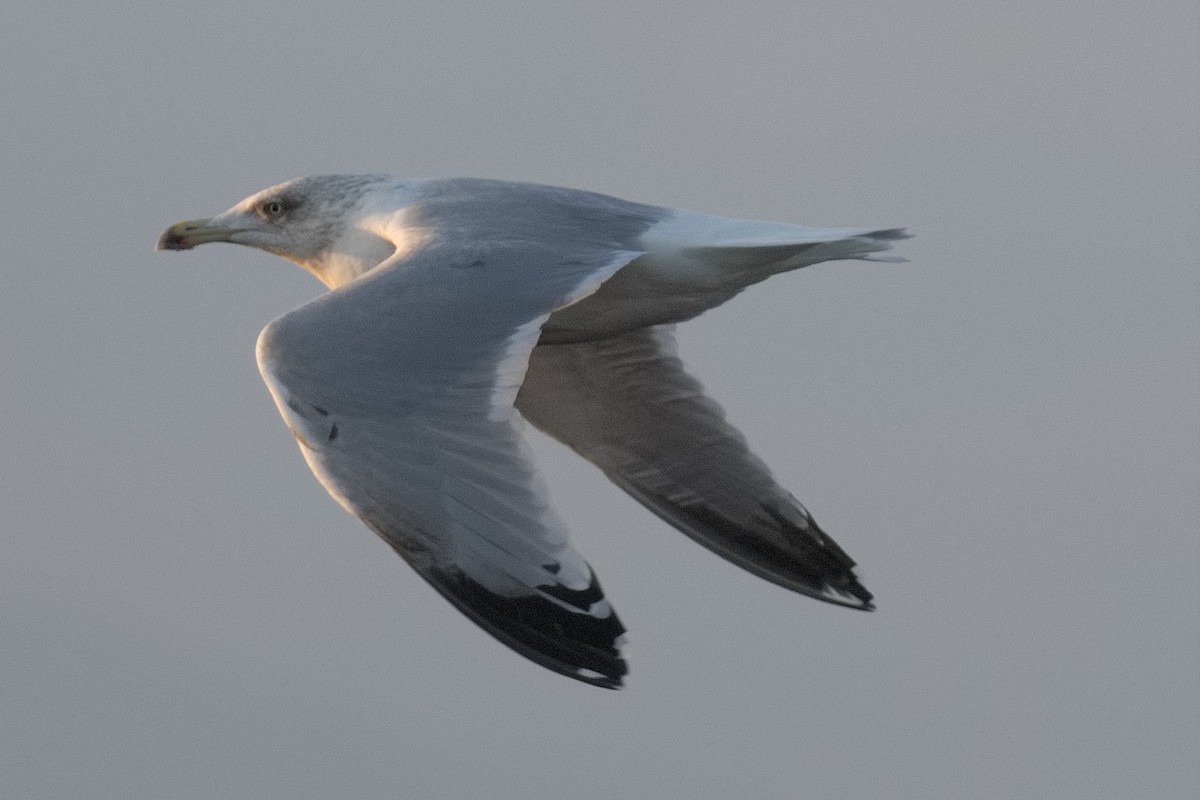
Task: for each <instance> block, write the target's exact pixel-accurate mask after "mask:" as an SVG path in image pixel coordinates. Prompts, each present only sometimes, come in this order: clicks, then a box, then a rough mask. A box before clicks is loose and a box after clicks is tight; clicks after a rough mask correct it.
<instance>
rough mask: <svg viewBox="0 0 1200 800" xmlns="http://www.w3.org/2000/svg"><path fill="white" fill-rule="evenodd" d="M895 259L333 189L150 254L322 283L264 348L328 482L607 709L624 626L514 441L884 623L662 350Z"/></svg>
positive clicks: (603, 217)
mask: <svg viewBox="0 0 1200 800" xmlns="http://www.w3.org/2000/svg"><path fill="white" fill-rule="evenodd" d="M904 237H905V234H904V233H903V231H901V230H899V229H869V228H838V229H817V228H808V227H802V226H797V225H789V224H786V223H776V222H758V221H749V220H735V219H728V218H723V217H715V216H711V215H706V214H698V213H695V212H688V211H679V210H675V209H667V208H661V207H656V206H649V205H643V204H639V203H631V202H627V201H623V200H619V199H616V198H612V197H608V196H605V195H599V194H595V193H592V192H584V191H578V190H572V189H563V188H558V187H550V186H541V185H536V184H523V183H509V182H504V181H491V180H477V179H451V180H433V181H415V180H408V179H399V178H390V177H387V176H374V175H369V176H347V175H335V176H317V177H310V178H301V179H298V180H295V181H290V182H288V183H284V184H280V185H279V186H275V187H271V188H270V189H266V190H264V191H262V192H259V193H257V194H255V195H252V196H251V197H249V198H247V199H246V200H244V201H242V202H241V203H239V204H237V205H235V206H234V207H233V208H231V209H230V210H229V211H227V212H224V213H223V214H220V215H217V216H216V217H212V218H210V219H206V220H194V221H189V222H181V223H177V224H176V225H173V226H171V227H170V228H168V229H167V231H166V232H165V233H164V234H163V236H162V237H161V239H160V240H159V245H158V246H159V249H177V250H183V249H190V248H191V247H194V246H196V245H197V244H201V243H204V242H209V241H227V242H233V243H238V244H244V245H248V246H252V247H258V248H260V249H263V250H267V251H269V252H272V253H275V254H277V255H280V256H283V257H285V258H288V259H289V260H292V261H294V262H296V263H298V264H299V265H300V266H302V267H304V268H305V269H307V270H308V271H309V272H311V273H313V274H314V275H315V276H316V277H317V278H318V279H320V280H321V281H322V282H323V283H325V285H326V286H328V287H329V288H330V289H331V291H330V292H328V293H326V294H324V295H322V296H320V297H318V298H316V299H315V300H313V301H311V302H309V303H307V304H305V305H303V306H301V307H300V308H298V309H295V310H293V311H291V312H288V313H287V314H284V315H283V316H281V317H280V318H278V319H276V320H275V321H273V322H271V323H270V324H269V325H268V326H267V327H266V328H265V329H264V330H263V332H262V334H261V336H260V337H259V342H258V360H259V365H260V368H261V371H262V373H263V377H264V379H265V381H266V383H267V385H268V388H269V389H270V391H271V394H272V396H273V397H274V399H275V401H276V404H277V405H278V406H279V409H280V412H281V414H282V415H283V417H284V420H285V422H286V423H287V424H288V426H289V427H290V428H291V430H292V432H293V434H294V435H295V436H296V439H297V440H298V442H299V443H300V449H301V451H302V452H303V454H304V457H305V459H306V460H307V461H308V463H309V466H310V467H311V468H312V470H313V472H314V474H315V475H316V476H317V478H318V480H319V481H320V482H321V483H322V485H323V486H324V487H325V488H326V489H327V490H328V491H329V493H330V494H331V495H332V496H333V497H334V498H335V499H336V500H337V501H338V502H340V503H341V504H342V505H343V506H344V507H345V508H346V509H347V510H349V511H350V512H351V513H353V514H355V515H356V516H358V517H359V518H360V519H362V521H363V522H364V523H365V524H366V525H367V526H368V527H370V528H371V529H372V530H374V531H375V532H376V533H378V534H379V535H380V536H381V537H382V538H383V539H384V540H385V541H387V542H388V543H389V544H391V545H392V547H393V548H394V549H395V550H396V551H397V552H398V553H399V554H400V555H401V556H402V557H404V558H405V559H406V560H407V561H408V562H409V564H410V565H411V566H413V568H414V569H415V570H416V571H417V572H418V573H419V574H421V575H422V577H424V578H425V579H426V580H428V581H429V582H430V583H431V584H432V585H433V586H434V587H435V588H437V589H438V590H439V591H440V592H441V593H442V594H443V595H444V596H445V597H446V598H447V599H449V600H450V601H451V602H452V603H454V605H455V606H457V607H458V608H459V609H460V610H462V611H463V612H464V613H466V614H467V615H468V616H469V617H470V618H472V619H473V620H474V621H476V622H477V623H479V624H480V625H481V626H482V627H483V628H484V629H486V630H488V632H489V633H491V634H493V635H494V636H496V637H497V638H498V639H500V640H501V641H502V642H504V643H505V644H507V645H509V646H510V647H512V648H514V649H515V650H517V651H518V652H520V653H522V654H523V655H525V656H526V657H528V658H530V659H532V660H534V661H536V662H537V663H539V664H542V665H543V666H546V667H548V668H550V669H553V670H555V671H557V672H560V673H562V674H565V675H568V676H570V677H574V678H577V679H579V680H582V681H585V682H587V683H591V684H593V685H598V686H605V687H609V688H616V687H617V686H619V685H620V683H621V679H622V676H623V675H624V674H625V672H626V665H625V662H624V660H623V658H622V657H621V655H620V644H621V641H622V639H623V636H622V634H623V631H624V628H623V626H622V625H621V623H620V622H619V620H618V619H617V617H616V615H615V613H614V611H613V608H612V606H611V605H610V604H609V602H608V601H607V599H605V597H604V595H603V592H602V590H601V589H600V586H599V583H598V582H597V581H596V578H595V575H594V574H593V572H592V570H591V568H590V567H589V566H588V564H587V563H586V562H585V561H584V560H583V558H582V557H581V556H580V555H579V554H578V553H577V552H576V551H575V550H574V548H572V546H571V545H570V543H569V541H568V540H567V537H566V533H565V531H566V528H565V525H564V524H563V523H562V521H561V520H560V519H559V517H558V516H557V515H556V513H555V512H554V510H553V508H552V507H551V505H550V503H549V499H548V494H547V492H546V490H545V487H544V485H543V484H542V481H541V479H540V477H539V475H538V473H537V470H536V467H535V465H534V462H533V459H532V457H531V456H530V454H529V452H528V448H527V446H526V444H525V442H524V440H523V439H522V436H521V427H522V421H523V419H525V420H528V421H529V422H531V423H532V424H534V425H535V426H536V427H538V428H540V429H541V430H543V431H545V432H546V433H548V434H550V435H551V436H554V437H555V438H557V439H559V440H560V441H562V442H564V443H565V444H567V445H568V446H569V447H571V448H572V449H574V450H575V451H576V452H578V453H580V454H581V455H582V456H584V457H585V458H587V459H588V460H590V461H592V462H593V463H595V464H596V465H597V466H598V467H600V469H601V470H603V471H604V472H605V474H606V475H607V476H608V477H609V478H610V479H611V480H613V481H614V482H615V483H616V484H617V485H618V486H620V487H621V488H623V489H625V490H626V491H627V492H628V493H629V494H630V495H632V496H633V497H635V498H636V499H637V500H639V501H640V502H642V503H643V504H644V505H646V506H647V507H648V508H649V509H651V510H652V511H654V512H655V513H656V514H658V515H659V516H660V517H662V518H663V519H664V520H666V521H667V522H668V523H670V524H672V525H674V526H675V527H677V528H679V529H680V530H681V531H683V532H684V533H686V534H688V535H689V536H691V537H692V538H694V539H695V540H696V541H698V542H700V543H701V544H704V545H705V546H706V547H708V548H710V549H711V550H713V551H714V552H716V553H718V554H720V555H722V556H723V557H725V558H727V559H729V560H730V561H732V562H734V563H736V564H738V565H740V566H742V567H744V568H746V569H748V570H749V571H751V572H753V573H755V574H757V575H759V576H761V577H763V578H766V579H767V580H770V581H772V582H774V583H777V584H779V585H781V586H784V587H786V588H789V589H792V590H794V591H798V592H801V593H804V594H808V595H811V596H813V597H816V598H818V599H822V600H826V601H829V602H833V603H839V604H842V605H849V606H852V607H858V608H864V609H870V608H872V605H871V599H872V598H871V594H870V593H869V592H867V590H866V589H865V588H863V587H862V585H861V584H860V583H859V582H858V580H857V578H856V577H855V576H854V573H853V569H852V568H853V566H854V562H853V561H852V560H851V559H850V558H849V557H848V556H847V555H846V554H845V552H844V551H843V550H842V549H841V548H840V547H839V546H838V545H837V544H836V543H835V542H833V540H832V539H830V538H829V537H828V536H827V535H825V534H824V532H823V531H821V529H820V528H819V527H817V525H816V523H815V521H813V519H812V517H811V515H809V513H808V512H807V510H805V509H804V507H803V506H802V505H800V503H798V502H797V501H796V500H795V499H794V498H793V497H792V496H791V495H790V494H789V493H788V492H787V491H786V490H784V489H783V488H782V487H780V486H778V484H776V483H775V481H774V479H773V478H772V477H771V474H770V471H769V470H768V469H767V467H766V466H765V465H764V464H763V463H762V462H761V461H760V460H759V459H758V458H757V457H755V456H754V455H753V454H752V453H751V452H750V451H749V449H748V448H747V446H746V443H745V440H744V438H743V437H742V436H741V434H740V433H738V432H737V430H736V429H734V428H733V427H732V426H731V425H730V424H729V423H728V422H726V421H725V419H724V414H723V412H722V411H721V409H720V407H719V406H718V405H717V404H716V403H715V402H713V401H712V400H710V399H709V398H708V397H707V396H705V394H704V392H703V389H702V387H701V386H700V384H699V383H698V382H697V381H695V379H693V378H692V377H690V376H689V375H688V374H687V373H686V372H684V370H683V367H682V365H681V363H680V361H679V359H678V357H677V355H676V352H675V346H674V341H673V335H672V329H673V326H674V324H675V323H678V322H682V321H684V320H687V319H690V318H692V317H694V316H696V315H697V314H700V313H702V312H703V311H705V310H707V309H709V308H713V307H715V306H717V305H720V304H721V303H723V302H725V301H726V300H728V299H729V298H731V297H733V296H734V295H736V294H737V293H738V292H740V291H741V290H742V289H744V288H745V287H746V286H749V285H751V284H753V283H757V282H759V281H761V280H764V279H765V278H767V277H770V276H771V275H774V274H777V273H779V272H784V271H788V270H793V269H797V268H799V267H803V266H807V265H809V264H814V263H817V262H820V261H826V260H831V259H845V258H854V259H862V260H898V259H894V258H891V257H889V256H887V255H884V254H883V253H884V252H885V251H887V250H888V249H889V248H890V247H891V245H892V244H893V242H894V241H895V240H898V239H901V238H904Z"/></svg>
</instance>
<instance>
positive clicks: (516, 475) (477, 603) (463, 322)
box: [258, 242, 638, 688]
mask: <svg viewBox="0 0 1200 800" xmlns="http://www.w3.org/2000/svg"><path fill="white" fill-rule="evenodd" d="M637 255H638V254H637V253H628V252H615V251H613V250H600V249H597V250H595V251H591V252H574V251H573V252H570V253H568V254H564V253H561V252H555V251H554V250H552V249H550V248H546V247H541V246H538V245H534V244H526V243H511V242H510V243H506V244H502V245H496V246H480V245H473V246H470V247H449V246H434V247H427V248H425V249H423V250H420V251H419V252H417V253H415V254H411V253H410V254H408V255H406V256H404V257H403V258H400V257H397V259H396V261H395V263H392V264H386V263H385V264H383V265H381V266H380V267H378V268H376V269H375V270H373V271H372V272H370V273H368V274H367V275H364V276H363V277H362V278H360V279H358V280H355V281H353V282H351V283H349V284H346V285H345V286H343V287H341V288H340V289H337V290H335V291H333V292H330V293H328V294H325V295H323V296H321V297H319V298H317V299H316V300H313V301H312V302H310V303H308V304H306V305H304V306H301V307H300V308H298V309H296V310H294V311H292V312H289V313H288V314H285V315H284V316H282V317H280V318H279V319H277V320H275V321H274V322H272V323H271V324H269V325H268V326H267V327H266V328H265V329H264V330H263V332H262V335H261V336H260V337H259V342H258V362H259V367H260V369H261V371H262V374H263V378H264V379H265V380H266V382H267V385H268V387H269V388H270V390H271V394H272V395H273V396H274V398H275V402H276V404H277V405H278V406H279V410H280V413H282V414H283V417H284V420H285V421H286V422H287V423H288V426H289V427H290V428H291V429H292V432H293V433H294V434H295V436H296V439H297V440H298V441H299V442H300V449H301V452H303V454H304V457H305V459H306V460H307V461H308V464H309V466H310V467H311V468H312V470H313V472H314V473H315V474H316V476H317V478H318V480H320V481H321V483H322V484H323V485H324V486H325V488H326V489H327V490H328V491H329V493H330V494H331V495H333V497H334V498H335V499H336V500H338V502H340V503H341V504H342V505H343V506H344V507H345V508H346V509H347V510H349V511H350V512H351V513H353V514H356V515H357V516H358V517H360V518H361V519H362V520H363V522H365V523H366V524H367V525H368V526H369V527H370V528H371V529H372V530H374V531H375V532H376V533H378V534H379V535H380V536H381V537H382V538H383V539H384V540H385V541H387V542H388V543H389V544H390V545H391V546H392V547H393V548H395V549H396V551H397V552H399V553H400V555H401V556H403V557H404V558H405V560H407V561H408V563H409V564H411V565H412V566H413V568H414V569H416V570H417V572H418V573H420V574H421V576H422V577H424V578H425V579H426V580H427V581H429V582H430V583H431V584H432V585H433V586H434V587H436V588H437V589H438V591H440V592H441V593H442V594H443V595H444V596H445V597H446V598H447V599H448V600H450V602H452V603H453V604H454V605H455V606H457V607H458V608H459V609H460V610H461V611H463V612H464V613H465V614H466V615H467V616H469V617H470V618H471V619H472V620H474V621H475V622H477V623H478V624H479V625H480V626H482V627H483V628H484V629H485V630H487V631H488V632H489V633H491V634H492V635H493V636H495V637H496V638H498V639H499V640H500V641H502V642H504V643H505V644H507V645H508V646H510V647H512V648H513V649H515V650H517V651H518V652H519V653H521V654H522V655H524V656H526V657H528V658H530V659H532V660H533V661H536V662H537V663H539V664H541V665H543V666H545V667H548V668H550V669H552V670H555V671H557V672H560V673H562V674H564V675H568V676H570V677H573V678H577V679H579V680H582V681H585V682H588V683H592V684H595V685H599V686H606V687H610V688H615V687H617V686H619V685H620V683H621V676H622V675H624V674H625V672H626V666H625V662H624V660H623V659H622V658H621V655H620V652H619V646H620V639H621V638H622V633H623V631H624V628H623V627H622V625H621V623H620V621H619V620H618V619H617V617H616V615H615V614H614V612H613V609H612V607H611V606H610V605H609V604H608V602H607V601H606V600H605V599H604V595H603V592H602V591H601V589H600V586H599V584H598V583H597V582H596V578H595V576H594V575H593V574H592V571H591V569H590V568H589V567H588V565H587V563H586V562H585V561H584V560H583V558H582V557H581V556H580V555H579V554H578V553H576V552H575V550H573V549H572V548H571V546H570V544H569V543H568V541H567V538H566V535H565V533H564V527H563V525H562V523H561V521H560V520H559V519H558V517H557V516H556V515H555V513H554V512H553V510H552V509H551V507H550V505H549V502H548V500H547V497H546V493H545V491H544V489H543V486H542V483H541V480H540V478H539V476H538V474H537V471H536V469H535V467H534V465H533V463H532V460H531V458H530V456H529V453H528V452H527V450H526V446H525V443H524V441H523V440H522V438H521V435H520V431H519V429H518V425H519V423H520V417H519V416H517V415H516V414H514V412H513V400H514V398H515V397H516V393H517V389H518V387H519V386H520V383H521V380H522V378H523V376H524V373H525V368H526V364H527V361H528V356H529V351H530V350H531V349H532V348H533V346H534V343H535V342H536V340H537V336H538V333H539V331H540V328H541V324H542V323H543V322H544V321H545V319H546V317H547V315H548V314H549V313H550V312H551V311H552V310H554V309H555V308H558V307H561V306H563V305H566V304H568V303H571V302H573V301H575V300H578V299H579V298H580V297H582V296H584V295H586V294H587V293H589V292H591V291H594V290H595V288H596V287H597V286H599V284H600V283H601V282H602V281H603V280H604V279H605V278H607V277H608V276H609V275H611V274H612V273H613V272H614V271H616V270H617V269H619V268H620V267H621V266H623V265H624V264H626V263H628V262H629V261H630V260H631V259H633V258H636V257H637Z"/></svg>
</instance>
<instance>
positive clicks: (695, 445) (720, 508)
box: [517, 326, 872, 609]
mask: <svg viewBox="0 0 1200 800" xmlns="http://www.w3.org/2000/svg"><path fill="white" fill-rule="evenodd" d="M517 408H518V410H520V412H521V414H522V415H523V416H524V417H525V418H526V419H527V420H529V421H530V422H531V423H532V424H534V425H535V426H537V427H538V428H540V429H541V430H543V431H545V432H546V433H548V434H549V435H551V436H553V437H555V438H556V439H558V440H560V441H562V442H563V443H564V444H566V445H568V446H569V447H571V448H573V449H574V450H576V451H577V452H578V453H579V454H580V455H582V456H583V457H584V458H587V459H588V460H589V461H592V462H593V463H595V464H596V465H597V466H598V467H600V469H602V470H603V471H604V472H605V474H606V475H607V476H608V477H609V479H611V480H612V481H613V482H614V483H616V484H617V485H618V486H620V487H621V488H622V489H624V490H625V491H626V492H628V493H629V494H630V495H632V496H633V497H634V498H636V499H637V500H639V501H640V502H641V503H643V504H644V505H645V506H646V507H647V508H649V509H650V510H651V511H653V512H655V513H656V514H658V515H659V516H660V517H662V518H663V519H664V520H666V521H667V522H668V523H670V524H671V525H673V526H675V527H676V528H678V529H679V530H680V531H682V532H683V533H686V534H687V535H688V536H690V537H692V538H693V539H695V540H696V541H697V542H699V543H701V544H703V545H704V546H705V547H708V548H709V549H711V550H712V551H714V552H716V553H717V554H719V555H721V556H722V557H724V558H726V559H728V560H730V561H732V562H733V563H735V564H737V565H739V566H741V567H743V568H745V569H747V570H749V571H750V572H752V573H754V574H756V575H758V576H760V577H762V578H765V579H767V580H769V581H771V582H773V583H776V584H778V585H780V586H783V587H785V588H788V589H791V590H793V591H796V592H800V593H803V594H806V595H810V596H812V597H815V598H817V599H820V600H824V601H827V602H831V603H837V604H840V605H847V606H851V607H856V608H863V609H870V608H872V604H871V599H872V598H871V593H870V592H868V591H867V590H866V589H865V588H864V587H863V586H862V584H860V583H859V581H858V579H857V578H856V577H855V575H854V572H853V570H852V568H853V566H854V561H853V560H851V559H850V557H849V556H847V555H846V553H845V552H844V551H843V550H842V549H841V548H840V547H839V546H838V545H837V543H836V542H834V541H833V539H831V538H830V537H829V536H827V535H826V534H825V533H824V532H823V531H822V530H821V529H820V528H819V527H818V526H817V523H816V522H815V521H814V520H813V518H812V516H811V515H810V514H809V513H808V511H807V510H806V509H805V508H804V507H803V506H802V505H800V503H798V502H797V501H796V499H795V498H793V497H792V496H791V494H789V493H788V492H787V491H786V490H785V489H783V488H782V487H780V486H779V485H778V484H777V483H776V482H775V480H774V479H773V478H772V477H771V473H770V471H769V470H768V468H767V467H766V465H765V464H763V462H762V461H761V460H759V459H758V458H757V457H756V456H755V455H754V454H753V453H751V452H750V450H749V448H748V447H747V445H746V440H745V438H744V437H743V436H742V435H741V433H739V432H738V431H737V430H736V429H735V428H734V427H733V426H732V425H730V424H729V423H728V422H726V421H725V415H724V413H723V412H722V410H721V407H720V406H719V405H717V403H715V402H714V401H713V400H711V399H709V398H708V397H706V396H705V395H704V390H703V387H701V385H700V384H699V382H697V381H696V380H695V379H694V378H692V377H691V376H690V375H688V374H687V373H686V372H685V371H684V369H683V365H682V364H681V362H680V361H679V358H678V357H677V356H676V354H675V344H674V336H673V333H672V328H671V326H658V327H656V328H646V329H641V330H637V331H633V332H631V333H626V334H623V335H620V336H615V337H611V338H607V339H600V340H595V341H584V342H576V343H563V344H540V345H538V346H537V347H536V348H534V351H533V354H532V355H531V356H530V360H529V370H528V372H527V374H526V376H525V382H524V384H523V385H522V387H521V392H520V394H519V395H518V397H517Z"/></svg>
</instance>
